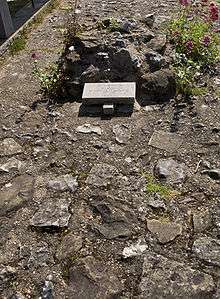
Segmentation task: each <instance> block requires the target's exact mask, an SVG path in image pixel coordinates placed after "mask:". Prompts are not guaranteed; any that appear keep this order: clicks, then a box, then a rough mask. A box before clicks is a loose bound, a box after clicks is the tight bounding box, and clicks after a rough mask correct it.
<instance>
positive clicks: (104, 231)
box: [93, 221, 132, 240]
mask: <svg viewBox="0 0 220 299" xmlns="http://www.w3.org/2000/svg"><path fill="white" fill-rule="evenodd" d="M93 227H94V229H95V230H96V231H98V232H99V233H100V234H101V235H102V236H103V237H104V238H106V239H109V240H111V239H118V238H127V237H130V236H131V235H132V229H131V227H130V225H129V224H128V223H127V222H125V221H117V222H112V223H104V224H102V225H99V224H95V225H94V226H93Z"/></svg>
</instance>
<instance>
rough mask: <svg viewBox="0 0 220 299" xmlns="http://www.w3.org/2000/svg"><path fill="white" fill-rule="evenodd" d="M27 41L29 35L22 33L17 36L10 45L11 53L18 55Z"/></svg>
mask: <svg viewBox="0 0 220 299" xmlns="http://www.w3.org/2000/svg"><path fill="white" fill-rule="evenodd" d="M26 43H27V36H26V35H25V34H22V35H21V36H19V37H17V38H15V39H14V40H13V42H12V43H11V44H10V46H9V51H10V54H11V55H13V56H14V55H16V54H17V53H19V52H20V51H21V50H23V49H24V48H25V46H26Z"/></svg>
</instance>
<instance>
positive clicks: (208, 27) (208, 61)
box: [168, 0, 219, 95]
mask: <svg viewBox="0 0 220 299" xmlns="http://www.w3.org/2000/svg"><path fill="white" fill-rule="evenodd" d="M180 3H181V9H180V12H179V14H178V16H177V18H175V19H174V20H172V21H171V22H170V24H169V26H168V27H169V30H168V37H169V40H170V42H171V43H172V44H173V45H174V48H175V58H174V70H175V73H176V81H177V92H178V93H182V94H184V95H191V94H193V89H194V88H195V85H196V83H197V81H198V79H199V78H200V77H201V76H202V74H203V73H205V72H208V71H209V69H210V68H212V67H214V65H215V64H216V63H217V62H218V61H219V36H218V34H217V32H216V30H215V29H216V20H217V19H218V7H217V4H214V3H213V2H212V3H209V1H202V0H200V1H190V0H180Z"/></svg>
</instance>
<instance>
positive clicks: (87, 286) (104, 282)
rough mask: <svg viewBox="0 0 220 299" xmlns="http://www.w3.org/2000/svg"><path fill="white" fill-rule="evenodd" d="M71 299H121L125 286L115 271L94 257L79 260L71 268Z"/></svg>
mask: <svg viewBox="0 0 220 299" xmlns="http://www.w3.org/2000/svg"><path fill="white" fill-rule="evenodd" d="M69 284H70V288H71V292H70V294H69V295H70V296H69V297H68V298H71V299H79V298H80V299H101V298H102V299H110V298H120V295H121V293H122V290H123V285H122V283H121V282H120V280H119V279H118V277H117V276H116V273H115V272H114V270H113V269H111V268H110V266H108V265H107V264H106V263H105V262H102V261H100V260H96V259H95V258H93V257H86V258H84V259H81V260H79V261H78V262H77V263H76V265H74V266H73V267H71V268H70V271H69Z"/></svg>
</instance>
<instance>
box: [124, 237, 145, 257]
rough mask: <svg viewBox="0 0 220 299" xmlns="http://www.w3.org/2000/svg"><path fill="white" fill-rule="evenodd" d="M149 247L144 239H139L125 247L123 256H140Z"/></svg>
mask: <svg viewBox="0 0 220 299" xmlns="http://www.w3.org/2000/svg"><path fill="white" fill-rule="evenodd" d="M147 248H148V246H147V244H146V243H145V244H144V242H143V240H138V242H137V243H136V244H132V245H131V246H128V247H125V248H124V250H123V252H122V256H123V257H124V258H129V257H134V256H140V255H141V254H142V253H144V252H145V250H146V249H147Z"/></svg>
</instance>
